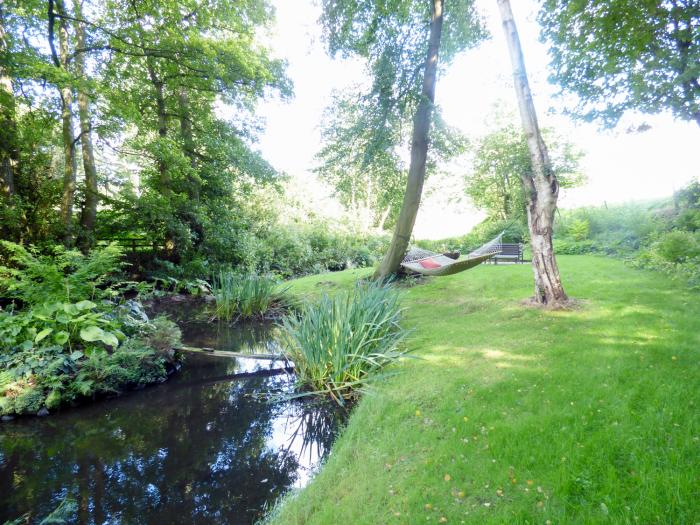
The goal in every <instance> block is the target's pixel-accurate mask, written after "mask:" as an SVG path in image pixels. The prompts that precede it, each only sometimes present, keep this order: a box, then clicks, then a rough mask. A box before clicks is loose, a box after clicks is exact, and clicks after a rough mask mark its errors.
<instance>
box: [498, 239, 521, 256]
mask: <svg viewBox="0 0 700 525" xmlns="http://www.w3.org/2000/svg"><path fill="white" fill-rule="evenodd" d="M521 253H523V245H522V244H511V243H505V242H504V243H503V244H501V253H500V254H499V255H520V254H521Z"/></svg>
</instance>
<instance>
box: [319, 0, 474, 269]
mask: <svg viewBox="0 0 700 525" xmlns="http://www.w3.org/2000/svg"><path fill="white" fill-rule="evenodd" d="M444 7H445V2H444V0H391V1H388V2H387V1H384V0H382V1H380V0H372V1H369V2H364V1H363V2H359V1H357V0H355V1H346V2H337V1H334V0H324V2H323V16H322V22H323V26H324V30H325V35H326V39H327V41H328V46H329V50H330V52H331V54H334V55H335V54H338V53H340V54H343V55H345V56H350V55H353V56H359V57H361V58H364V59H365V60H366V61H367V67H368V70H369V73H370V76H371V78H372V85H371V88H370V90H369V93H367V94H365V100H364V103H365V104H366V105H367V106H368V107H370V108H372V110H371V111H369V112H367V114H368V115H370V116H371V117H372V123H371V125H370V129H372V130H375V131H374V132H373V134H372V141H371V142H370V145H371V147H372V148H375V150H379V149H380V148H382V147H385V145H386V144H391V137H392V136H395V135H392V133H387V132H386V131H387V130H390V131H392V132H393V131H394V130H395V129H396V128H395V126H398V125H400V124H401V123H402V122H404V121H405V119H406V118H407V117H408V118H411V116H412V118H413V132H412V135H411V141H410V152H411V154H410V157H411V160H410V163H409V168H408V177H407V180H406V191H405V192H404V197H403V202H402V205H401V210H400V212H399V216H398V219H397V222H396V227H395V230H394V235H393V238H392V242H391V245H390V247H389V250H388V252H387V254H386V256H385V257H384V260H383V261H382V263H381V264H380V266H379V268H378V269H377V271H376V272H375V277H377V278H385V277H387V276H388V275H390V274H392V273H394V272H395V271H396V270H398V268H399V264H400V262H401V259H402V258H403V256H404V254H405V252H406V248H407V246H408V242H409V240H410V236H411V233H412V230H413V224H414V222H415V219H416V214H417V212H418V206H419V204H420V198H421V193H422V189H423V182H424V179H425V172H426V164H427V161H428V146H429V134H430V128H431V124H432V117H433V112H434V108H433V106H434V100H435V83H436V80H437V74H438V54H440V56H441V60H442V62H441V63H444V64H447V63H449V62H450V60H451V59H452V57H453V56H454V55H455V54H456V53H458V52H460V51H462V50H464V49H466V48H468V47H470V46H472V45H474V44H476V43H477V42H479V41H480V40H481V39H482V38H483V37H484V31H483V29H482V27H481V21H480V19H479V17H478V16H477V15H476V13H475V11H474V6H473V1H472V0H455V1H453V2H449V4H448V8H447V9H444ZM370 151H371V148H370Z"/></svg>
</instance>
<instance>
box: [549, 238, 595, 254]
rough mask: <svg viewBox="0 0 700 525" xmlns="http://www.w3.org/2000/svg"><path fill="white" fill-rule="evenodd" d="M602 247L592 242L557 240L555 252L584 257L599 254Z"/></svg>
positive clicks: (555, 241)
mask: <svg viewBox="0 0 700 525" xmlns="http://www.w3.org/2000/svg"><path fill="white" fill-rule="evenodd" d="M599 251H601V250H600V247H599V246H598V245H597V244H596V243H595V242H594V241H591V240H583V241H573V240H569V239H555V240H554V252H555V253H557V254H562V255H582V254H586V253H597V252H599Z"/></svg>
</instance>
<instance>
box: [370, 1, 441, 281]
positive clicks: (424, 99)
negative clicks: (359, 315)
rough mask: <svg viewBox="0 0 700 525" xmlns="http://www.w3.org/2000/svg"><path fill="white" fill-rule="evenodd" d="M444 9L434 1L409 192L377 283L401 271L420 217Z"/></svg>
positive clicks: (415, 129) (377, 272) (413, 143)
mask: <svg viewBox="0 0 700 525" xmlns="http://www.w3.org/2000/svg"><path fill="white" fill-rule="evenodd" d="M443 6H444V0H433V17H432V20H431V22H430V40H429V43H428V55H427V56H426V59H425V72H424V74H423V90H422V93H421V101H420V104H419V105H418V109H417V110H416V115H415V117H414V119H413V135H412V138H411V163H410V165H409V168H408V181H407V183H406V192H405V193H404V197H403V203H402V205H401V212H400V213H399V218H398V220H397V221H396V228H395V229H394V235H393V237H392V239H391V245H390V246H389V251H388V252H387V253H386V255H385V256H384V259H383V260H382V262H381V264H380V265H379V267H378V268H377V270H376V271H375V272H374V278H375V279H386V278H387V277H389V276H390V275H392V274H394V273H396V271H397V270H398V269H399V266H400V264H401V260H402V259H403V257H404V255H405V254H406V248H408V243H409V241H410V239H411V233H412V232H413V225H414V224H415V222H416V215H417V214H418V207H419V206H420V198H421V193H422V192H423V182H424V180H425V164H426V160H427V158H428V143H429V138H430V137H429V135H430V123H431V116H432V112H433V104H434V102H435V82H436V79H437V65H438V53H439V52H440V39H441V37H442V10H443Z"/></svg>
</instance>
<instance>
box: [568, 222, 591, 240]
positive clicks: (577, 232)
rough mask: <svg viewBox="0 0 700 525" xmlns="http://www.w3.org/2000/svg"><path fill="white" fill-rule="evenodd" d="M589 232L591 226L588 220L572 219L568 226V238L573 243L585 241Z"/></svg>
mask: <svg viewBox="0 0 700 525" xmlns="http://www.w3.org/2000/svg"><path fill="white" fill-rule="evenodd" d="M590 232H591V224H590V222H588V219H586V218H582V219H574V220H573V221H571V224H569V232H568V233H569V236H570V237H571V238H572V239H573V240H575V241H585V240H586V239H588V235H589V234H590Z"/></svg>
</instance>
